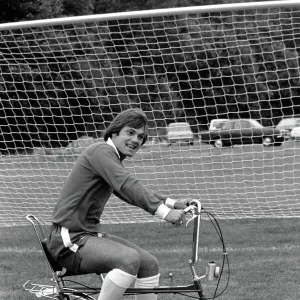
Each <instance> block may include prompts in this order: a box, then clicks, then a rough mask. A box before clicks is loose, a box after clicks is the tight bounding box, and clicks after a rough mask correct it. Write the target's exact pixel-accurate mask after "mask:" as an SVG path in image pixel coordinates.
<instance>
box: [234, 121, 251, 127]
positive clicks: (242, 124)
mask: <svg viewBox="0 0 300 300" xmlns="http://www.w3.org/2000/svg"><path fill="white" fill-rule="evenodd" d="M245 128H251V124H250V122H248V121H237V122H235V123H234V129H245Z"/></svg>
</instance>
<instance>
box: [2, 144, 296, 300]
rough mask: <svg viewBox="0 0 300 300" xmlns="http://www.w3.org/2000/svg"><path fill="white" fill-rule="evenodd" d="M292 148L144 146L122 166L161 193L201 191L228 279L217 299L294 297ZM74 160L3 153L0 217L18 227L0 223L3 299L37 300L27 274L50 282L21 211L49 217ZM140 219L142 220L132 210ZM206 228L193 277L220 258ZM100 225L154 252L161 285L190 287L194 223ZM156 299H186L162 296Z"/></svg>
mask: <svg viewBox="0 0 300 300" xmlns="http://www.w3.org/2000/svg"><path fill="white" fill-rule="evenodd" d="M162 150H163V151H162ZM299 150H300V143H291V142H288V143H286V144H285V145H283V146H281V147H275V148H273V147H270V148H262V146H261V145H253V146H252V145H248V146H242V147H233V148H226V149H214V148H212V147H210V146H206V145H204V146H203V145H200V146H199V145H195V146H194V147H172V148H163V149H155V148H154V149H149V148H145V149H143V150H142V151H141V153H139V154H138V155H137V157H136V158H135V159H134V163H133V162H132V161H130V160H129V161H128V162H127V163H126V165H127V167H128V168H129V169H131V171H134V172H136V173H137V174H138V176H139V177H140V178H141V179H142V180H144V181H145V182H146V183H147V184H148V185H149V186H150V187H152V188H154V189H156V190H157V189H158V187H159V189H160V191H161V192H162V193H164V192H168V193H171V194H173V195H178V196H179V197H182V196H187V195H188V196H190V197H193V196H194V197H200V198H201V201H202V203H204V206H205V208H206V209H207V210H208V211H211V212H213V213H215V214H216V215H217V216H218V217H219V218H220V225H221V227H222V230H223V234H224V238H225V242H226V246H227V249H228V253H229V260H230V268H231V279H230V284H229V287H228V289H227V291H226V292H225V293H224V295H222V296H221V297H220V298H219V299H224V300H235V299H236V300H253V299H272V300H279V299H280V300H282V299H285V300H299V299H300V289H299V271H300V255H299V250H300V249H299V248H300V245H299V228H300V218H299V196H300V185H299V178H300V160H299V159H298V153H299ZM71 166H72V161H71V160H69V158H63V159H62V158H61V157H54V158H53V157H52V158H51V159H49V160H48V159H47V160H46V159H45V158H43V160H40V158H37V157H22V158H19V157H4V158H3V162H2V164H0V170H1V174H2V175H1V176H0V179H1V186H0V194H1V195H3V197H2V198H1V199H0V205H1V206H3V208H4V210H3V213H2V214H1V215H0V223H1V224H6V225H12V224H16V225H17V226H13V227H0V234H1V243H0V299H1V300H2V299H5V300H6V299H8V300H20V299H22V300H26V299H35V297H34V296H33V295H30V294H28V293H27V292H25V291H23V288H22V285H23V284H24V283H25V282H26V281H27V280H28V279H31V280H32V281H33V282H36V283H49V282H48V278H49V272H48V270H47V266H46V264H45V261H44V260H43V257H42V254H41V252H40V249H39V247H38V245H37V241H36V239H35V237H34V233H33V231H32V228H31V227H29V226H24V225H23V223H26V222H25V221H24V220H25V218H24V216H25V215H26V214H27V213H31V212H33V213H39V216H42V217H43V219H44V218H45V219H46V220H47V218H49V215H50V213H51V209H52V207H53V203H54V202H53V201H55V199H56V198H57V195H58V192H59V189H60V187H61V185H62V183H63V179H64V177H66V176H67V174H68V170H69V169H70V167H71ZM2 204H3V205H2ZM118 209H119V210H120V212H121V213H123V211H122V209H120V207H119V208H118ZM125 209H127V208H124V210H125ZM137 216H138V217H141V215H140V213H139V212H138V213H137ZM274 216H276V218H274ZM281 216H285V217H288V218H280V217H281ZM294 216H295V217H294ZM117 217H118V218H119V217H122V215H121V216H117ZM278 217H279V218H278ZM18 225H20V226H18ZM21 225H22V226H21ZM203 225H204V228H203V233H202V235H201V244H200V250H201V251H200V257H201V258H202V261H201V263H200V264H199V267H200V274H198V275H201V274H202V273H203V272H204V269H203V268H204V267H205V266H206V264H207V262H208V261H210V260H215V261H217V262H220V259H221V244H220V242H219V241H218V239H217V236H216V234H215V232H214V229H213V228H212V226H211V225H210V223H209V222H208V221H204V222H203ZM104 229H105V230H106V231H108V232H113V233H114V234H118V235H121V236H123V237H125V238H128V239H130V240H132V241H133V242H136V243H138V244H140V245H141V246H143V247H144V248H147V249H148V250H149V251H150V252H152V253H153V254H155V255H156V256H157V257H158V258H159V260H160V263H161V284H163V285H167V284H169V283H170V282H169V281H170V279H169V277H168V274H169V272H172V273H174V275H175V277H174V283H175V284H186V283H189V281H190V279H191V274H190V270H189V267H188V264H187V261H188V259H189V254H190V243H191V235H190V233H191V228H185V227H180V228H175V227H172V226H170V225H169V224H166V223H164V222H162V223H155V222H151V223H137V224H126V225H124V224H119V225H117V224H104ZM225 275H226V274H225ZM224 277H225V278H224V280H225V279H226V276H224ZM82 280H84V281H85V282H95V281H98V278H96V277H95V276H84V278H82ZM204 288H205V289H206V290H207V291H208V293H209V294H208V296H210V295H211V291H212V288H213V286H212V284H211V283H210V284H206V283H204ZM126 298H127V299H129V298H130V297H126ZM159 299H160V300H171V299H172V300H174V299H185V298H184V297H183V296H178V295H176V296H174V295H160V296H159Z"/></svg>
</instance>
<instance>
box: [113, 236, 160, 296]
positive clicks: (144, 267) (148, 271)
mask: <svg viewBox="0 0 300 300" xmlns="http://www.w3.org/2000/svg"><path fill="white" fill-rule="evenodd" d="M109 238H111V239H112V240H114V241H118V242H119V243H122V244H125V245H127V246H128V247H131V248H133V249H135V250H136V251H138V253H139V255H140V268H139V271H138V277H137V279H136V281H135V287H139V288H154V287H156V286H158V285H159V264H158V260H157V258H156V257H154V256H153V255H152V254H150V253H148V252H147V251H145V250H144V249H142V248H140V247H138V246H137V245H135V244H133V243H131V242H129V241H127V240H123V239H121V238H119V237H115V236H110V237H109ZM156 299H157V295H156V294H153V293H151V294H140V295H136V296H135V300H156Z"/></svg>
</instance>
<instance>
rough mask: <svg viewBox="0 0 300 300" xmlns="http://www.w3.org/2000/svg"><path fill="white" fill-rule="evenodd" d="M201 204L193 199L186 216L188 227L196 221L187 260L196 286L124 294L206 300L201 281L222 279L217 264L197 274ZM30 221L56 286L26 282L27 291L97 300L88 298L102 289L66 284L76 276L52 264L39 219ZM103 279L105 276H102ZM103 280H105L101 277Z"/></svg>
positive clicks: (57, 296) (146, 289) (30, 216)
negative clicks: (185, 295)
mask: <svg viewBox="0 0 300 300" xmlns="http://www.w3.org/2000/svg"><path fill="white" fill-rule="evenodd" d="M201 209H202V207H201V203H200V201H198V200H192V201H191V203H190V206H189V207H188V208H187V209H186V213H187V212H190V213H191V214H192V217H191V218H190V219H189V220H188V221H187V224H188V223H189V222H191V221H193V242H192V255H191V258H190V259H189V260H188V265H189V267H190V270H191V273H192V277H193V283H192V284H189V285H181V286H178V285H177V286H173V285H171V286H157V287H154V288H134V287H133V288H128V289H127V290H126V291H125V293H124V295H136V294H148V293H154V294H163V293H164V294H166V293H169V294H176V293H197V294H198V296H199V298H198V299H200V300H206V299H207V298H206V297H205V295H204V292H203V288H202V284H201V280H202V279H204V278H205V277H207V279H208V280H209V281H211V280H214V279H215V278H218V277H219V268H218V267H216V266H215V264H214V263H209V264H208V267H207V268H206V272H205V274H204V275H202V276H198V275H197V273H196V268H195V266H196V264H197V262H198V260H199V258H198V249H199V234H200V222H201ZM26 218H27V219H28V220H29V222H30V223H31V224H32V225H33V227H34V230H35V233H36V235H37V237H38V240H39V242H40V244H41V246H42V249H43V252H44V254H45V257H46V258H47V263H48V266H49V268H50V270H51V273H52V281H53V282H54V286H48V285H39V284H33V283H31V282H30V280H29V281H27V282H26V283H25V284H24V286H23V287H24V289H25V290H26V291H29V292H31V293H33V294H35V295H36V296H37V297H42V296H43V297H45V298H50V299H60V300H64V299H71V298H69V295H73V296H74V295H77V297H82V298H81V299H84V298H85V299H94V298H93V297H91V296H89V295H88V293H91V291H93V292H94V293H96V292H98V293H99V292H100V289H101V288H100V287H99V288H92V287H84V286H78V287H67V286H66V285H65V283H64V280H63V277H64V276H68V275H74V274H67V272H66V270H65V269H63V268H61V270H60V269H59V267H57V265H53V263H54V262H53V261H51V260H49V254H48V253H47V251H46V249H45V248H44V247H45V246H44V245H43V241H42V239H41V237H40V236H39V233H38V229H39V230H40V231H41V236H42V238H43V239H44V238H45V234H44V231H43V228H42V226H41V224H40V222H39V221H38V219H37V218H36V217H34V216H32V215H28V216H27V217H26ZM101 276H102V275H101ZM101 278H102V279H103V277H101Z"/></svg>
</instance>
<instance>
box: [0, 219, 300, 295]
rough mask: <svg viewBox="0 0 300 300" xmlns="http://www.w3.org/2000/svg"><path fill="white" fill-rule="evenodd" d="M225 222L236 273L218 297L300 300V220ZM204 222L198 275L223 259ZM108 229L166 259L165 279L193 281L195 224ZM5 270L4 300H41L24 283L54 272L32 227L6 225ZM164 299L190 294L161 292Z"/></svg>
mask: <svg viewBox="0 0 300 300" xmlns="http://www.w3.org/2000/svg"><path fill="white" fill-rule="evenodd" d="M220 225H221V228H222V231H223V235H224V239H225V242H226V246H227V250H228V255H229V261H230V269H231V278H230V283H229V287H228V289H227V291H226V292H225V293H224V294H223V295H222V296H221V297H220V298H219V299H224V300H235V299H236V300H253V299H272V300H282V299H285V300H299V299H300V289H299V272H300V256H299V250H300V245H299V228H300V219H296V218H295V219H259V220H255V219H244V220H221V221H220ZM202 227H203V229H202V230H203V231H202V235H201V243H200V258H201V262H200V263H199V267H200V271H199V274H198V275H202V273H203V272H204V270H203V267H204V265H206V263H207V262H208V261H210V260H215V261H216V262H220V259H221V248H220V247H221V244H220V243H219V241H218V238H217V237H216V235H215V232H214V229H213V228H212V227H211V225H210V222H208V221H203V222H202ZM105 230H106V231H107V232H113V233H114V234H118V235H120V236H123V237H125V238H128V239H130V240H132V241H133V242H136V243H138V244H139V245H141V246H143V247H145V248H147V249H148V250H149V251H150V252H151V253H153V254H155V255H156V256H157V257H158V258H159V261H160V264H161V284H163V285H168V284H170V279H169V276H168V274H169V272H172V273H173V274H174V284H186V283H189V281H190V279H191V275H190V270H189V267H188V264H187V261H188V259H189V257H190V256H189V255H190V242H191V236H190V233H191V228H190V227H179V228H176V227H173V226H171V225H169V224H166V223H147V224H127V225H126V226H124V225H105ZM201 268H202V270H201ZM0 274H1V275H0V299H9V300H20V299H22V300H29V299H37V298H35V296H33V295H30V294H28V293H27V292H25V291H23V289H22V285H23V284H24V283H25V282H26V281H27V280H28V279H31V280H32V281H33V282H35V283H49V281H47V278H49V272H48V270H47V266H46V265H45V261H44V259H43V256H42V254H41V252H40V249H39V247H38V244H37V241H36V239H35V237H34V234H33V231H32V230H31V227H28V226H27V227H26V226H22V227H7V228H2V229H1V246H0ZM225 275H226V274H224V280H225V279H226V276H225ZM80 277H84V278H82V279H83V280H84V282H85V283H92V285H95V282H98V278H97V277H96V276H80ZM213 284H215V283H213ZM204 288H205V289H206V291H207V293H211V288H212V287H211V284H209V285H207V284H206V283H205V281H204ZM207 296H209V294H207ZM124 299H125V297H124ZM126 299H133V298H131V297H126ZM159 299H164V300H171V299H172V300H174V299H187V298H184V297H183V296H179V295H176V296H174V295H160V296H159Z"/></svg>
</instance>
